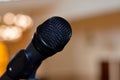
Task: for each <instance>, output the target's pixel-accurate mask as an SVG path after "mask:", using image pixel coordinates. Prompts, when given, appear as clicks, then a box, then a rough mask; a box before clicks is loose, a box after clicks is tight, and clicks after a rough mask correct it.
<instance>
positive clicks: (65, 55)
mask: <svg viewBox="0 0 120 80" xmlns="http://www.w3.org/2000/svg"><path fill="white" fill-rule="evenodd" d="M34 21H35V22H36V25H38V23H37V22H39V21H38V19H36V18H34ZM119 21H120V11H116V12H111V13H108V14H104V15H99V16H95V17H89V18H85V19H73V20H70V24H71V26H72V30H73V36H72V39H71V40H70V42H69V43H68V44H67V46H66V47H65V49H64V50H63V51H62V52H60V53H58V54H56V55H54V56H52V57H50V58H48V59H47V60H45V61H43V63H42V64H41V66H40V68H39V70H38V72H37V76H38V77H41V78H42V77H49V78H51V80H55V79H54V78H55V77H56V79H57V80H59V79H61V78H62V77H67V78H68V77H70V78H71V80H77V79H78V80H80V79H82V80H97V79H98V77H99V74H100V72H99V62H101V61H102V60H104V59H109V58H108V55H112V54H115V53H116V54H115V55H116V56H118V55H119V52H120V51H119V47H120V46H119V45H117V43H119V39H120V38H119V34H120V33H119V32H120V31H119V30H120V22H119ZM35 28H36V27H33V28H32V29H30V30H28V31H27V32H24V36H23V37H22V38H21V39H20V40H19V41H16V42H11V43H9V42H5V43H6V44H7V46H8V49H9V53H10V54H11V55H13V54H15V53H16V52H17V51H18V50H20V49H21V48H25V47H26V45H27V44H28V43H29V42H30V40H31V36H32V35H33V33H34V31H35ZM116 30H117V31H116ZM116 32H118V33H116ZM109 33H110V34H111V33H113V34H114V35H113V37H114V36H115V35H116V34H117V36H115V37H114V38H113V37H112V36H111V35H110V34H109ZM26 36H27V37H26ZM107 36H110V37H107ZM109 39H110V40H109ZM111 39H113V41H112V40H111ZM111 41H112V42H111ZM116 41H117V42H116ZM115 42H116V43H115ZM114 43H115V45H114V46H113V44H114ZM16 45H17V46H16ZM114 48H115V49H114ZM111 51H112V52H111ZM10 57H11V56H10ZM115 58H116V57H115ZM118 58H119V56H118ZM59 76H62V77H59ZM65 80H67V79H65ZM68 80H70V79H68Z"/></svg>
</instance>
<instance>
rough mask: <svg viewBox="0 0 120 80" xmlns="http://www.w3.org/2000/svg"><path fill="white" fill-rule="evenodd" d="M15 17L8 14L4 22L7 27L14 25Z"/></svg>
mask: <svg viewBox="0 0 120 80" xmlns="http://www.w3.org/2000/svg"><path fill="white" fill-rule="evenodd" d="M14 19H15V15H14V14H13V13H10V12H9V13H6V14H5V15H4V17H3V21H4V23H5V24H7V25H12V24H14Z"/></svg>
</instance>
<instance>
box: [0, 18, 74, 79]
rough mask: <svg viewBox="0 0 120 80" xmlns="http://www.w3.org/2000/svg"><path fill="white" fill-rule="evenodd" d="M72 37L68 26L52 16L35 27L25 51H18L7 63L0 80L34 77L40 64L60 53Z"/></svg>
mask: <svg viewBox="0 0 120 80" xmlns="http://www.w3.org/2000/svg"><path fill="white" fill-rule="evenodd" d="M71 35H72V29H71V26H70V24H69V23H68V22H67V21H66V20H65V19H64V18H62V17H58V16H54V17H51V18H49V19H48V20H46V21H45V22H44V23H42V24H41V25H39V26H38V27H37V30H36V32H35V33H34V36H33V38H32V40H31V42H30V44H29V45H28V46H27V47H26V49H22V50H20V51H19V52H18V53H17V54H16V55H15V56H14V57H13V58H12V60H11V61H10V62H9V64H8V66H7V70H6V72H5V73H4V75H3V76H2V77H1V78H0V80H19V79H27V78H29V77H34V76H35V73H36V70H37V68H38V67H39V65H40V64H41V62H42V61H43V60H44V59H46V58H48V57H50V56H52V55H54V54H55V53H57V52H59V51H62V50H63V48H64V47H65V45H66V44H67V43H68V41H69V40H70V38H71Z"/></svg>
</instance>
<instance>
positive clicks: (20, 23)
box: [0, 12, 33, 41]
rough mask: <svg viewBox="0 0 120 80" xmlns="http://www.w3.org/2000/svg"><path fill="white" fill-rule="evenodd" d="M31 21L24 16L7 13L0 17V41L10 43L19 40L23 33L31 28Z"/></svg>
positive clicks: (28, 17)
mask: <svg viewBox="0 0 120 80" xmlns="http://www.w3.org/2000/svg"><path fill="white" fill-rule="evenodd" d="M32 25H33V20H32V18H31V17H30V16H28V15H24V14H14V13H11V12H7V13H6V14H5V15H3V17H2V16H0V41H12V40H16V39H19V38H20V37H21V36H22V34H23V31H26V30H27V29H28V28H31V27H32Z"/></svg>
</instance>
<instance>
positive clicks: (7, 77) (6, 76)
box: [0, 73, 13, 80]
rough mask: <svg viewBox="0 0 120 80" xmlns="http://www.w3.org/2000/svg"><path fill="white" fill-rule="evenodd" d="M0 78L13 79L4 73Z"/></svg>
mask: <svg viewBox="0 0 120 80" xmlns="http://www.w3.org/2000/svg"><path fill="white" fill-rule="evenodd" d="M0 80H13V79H12V78H10V77H9V76H8V75H7V74H6V73H5V74H3V75H2V77H1V78H0Z"/></svg>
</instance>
